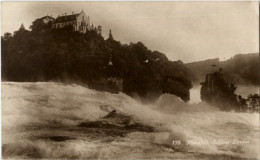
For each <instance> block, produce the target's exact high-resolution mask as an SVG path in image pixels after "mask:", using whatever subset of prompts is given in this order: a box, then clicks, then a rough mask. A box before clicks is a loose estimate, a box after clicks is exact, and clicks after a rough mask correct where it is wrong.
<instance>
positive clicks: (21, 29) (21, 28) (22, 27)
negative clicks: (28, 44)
mask: <svg viewBox="0 0 260 160" xmlns="http://www.w3.org/2000/svg"><path fill="white" fill-rule="evenodd" d="M24 30H25V27H24V25H23V23H22V24H21V27H20V28H19V31H24Z"/></svg>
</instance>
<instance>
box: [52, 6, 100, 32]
mask: <svg viewBox="0 0 260 160" xmlns="http://www.w3.org/2000/svg"><path fill="white" fill-rule="evenodd" d="M65 26H72V27H73V31H78V32H81V33H86V31H87V30H95V31H97V32H98V34H101V30H102V28H101V26H98V27H94V25H93V23H92V25H90V18H89V16H86V14H85V12H84V11H83V10H82V11H81V12H80V13H76V14H74V13H73V12H72V14H71V15H67V14H66V13H65V14H63V15H62V16H58V17H57V18H56V19H55V20H54V21H53V22H52V29H57V28H64V27H65Z"/></svg>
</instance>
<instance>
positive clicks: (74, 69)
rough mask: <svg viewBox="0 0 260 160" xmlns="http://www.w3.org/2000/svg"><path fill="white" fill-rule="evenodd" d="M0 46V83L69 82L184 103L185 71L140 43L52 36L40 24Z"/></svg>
mask: <svg viewBox="0 0 260 160" xmlns="http://www.w3.org/2000/svg"><path fill="white" fill-rule="evenodd" d="M1 40H2V41H1V43H2V44H1V45H2V80H3V81H17V82H28V81H30V82H37V81H60V82H73V83H80V84H87V85H88V86H89V87H90V88H94V89H98V90H106V91H111V92H118V91H123V92H124V93H126V94H128V95H131V96H135V95H138V96H140V97H145V98H151V97H155V96H158V95H160V94H162V93H172V94H175V95H177V96H179V97H181V98H182V99H183V100H185V101H187V100H189V89H190V88H191V87H192V85H191V81H190V80H191V79H192V74H191V72H190V70H189V69H188V68H187V67H186V66H185V65H184V64H183V63H182V62H181V61H176V62H173V61H170V60H168V58H167V57H166V56H165V55H164V54H162V53H160V52H158V51H151V50H149V49H148V48H147V47H146V46H145V45H144V44H143V43H141V42H138V43H131V44H121V43H120V42H119V41H116V40H115V39H114V38H113V35H112V34H111V35H110V36H109V38H108V39H104V38H103V37H102V35H100V34H98V33H97V32H95V31H87V32H86V33H85V34H82V33H79V32H73V31H72V29H71V28H70V27H69V26H68V27H65V28H62V29H55V30H54V29H51V28H50V24H43V23H40V22H39V23H33V25H32V26H31V31H28V30H25V29H20V30H18V31H16V32H14V34H11V33H5V34H4V36H2V37H1ZM111 79H112V80H111ZM109 80H111V81H109ZM120 85H121V87H120Z"/></svg>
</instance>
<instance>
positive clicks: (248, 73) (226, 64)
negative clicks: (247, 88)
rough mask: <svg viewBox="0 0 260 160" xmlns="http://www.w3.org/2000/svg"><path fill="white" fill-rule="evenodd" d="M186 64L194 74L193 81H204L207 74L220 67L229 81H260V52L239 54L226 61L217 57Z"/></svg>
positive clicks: (238, 82) (242, 82)
mask: <svg viewBox="0 0 260 160" xmlns="http://www.w3.org/2000/svg"><path fill="white" fill-rule="evenodd" d="M185 65H186V66H187V67H188V68H189V69H190V70H191V71H192V73H193V75H194V79H193V80H192V81H193V83H200V82H203V81H204V80H205V76H206V74H209V73H212V72H215V71H218V70H219V69H220V68H222V69H223V74H224V77H225V79H226V81H227V82H229V83H234V84H253V85H259V82H260V77H259V73H260V66H259V53H250V54H237V55H235V56H234V57H232V58H230V59H228V60H226V61H219V59H218V58H216V59H208V60H205V61H199V62H192V63H187V64H185Z"/></svg>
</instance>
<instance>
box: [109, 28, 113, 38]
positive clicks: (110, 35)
mask: <svg viewBox="0 0 260 160" xmlns="http://www.w3.org/2000/svg"><path fill="white" fill-rule="evenodd" d="M108 39H114V38H113V35H112V31H111V29H110V30H109V37H108Z"/></svg>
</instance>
